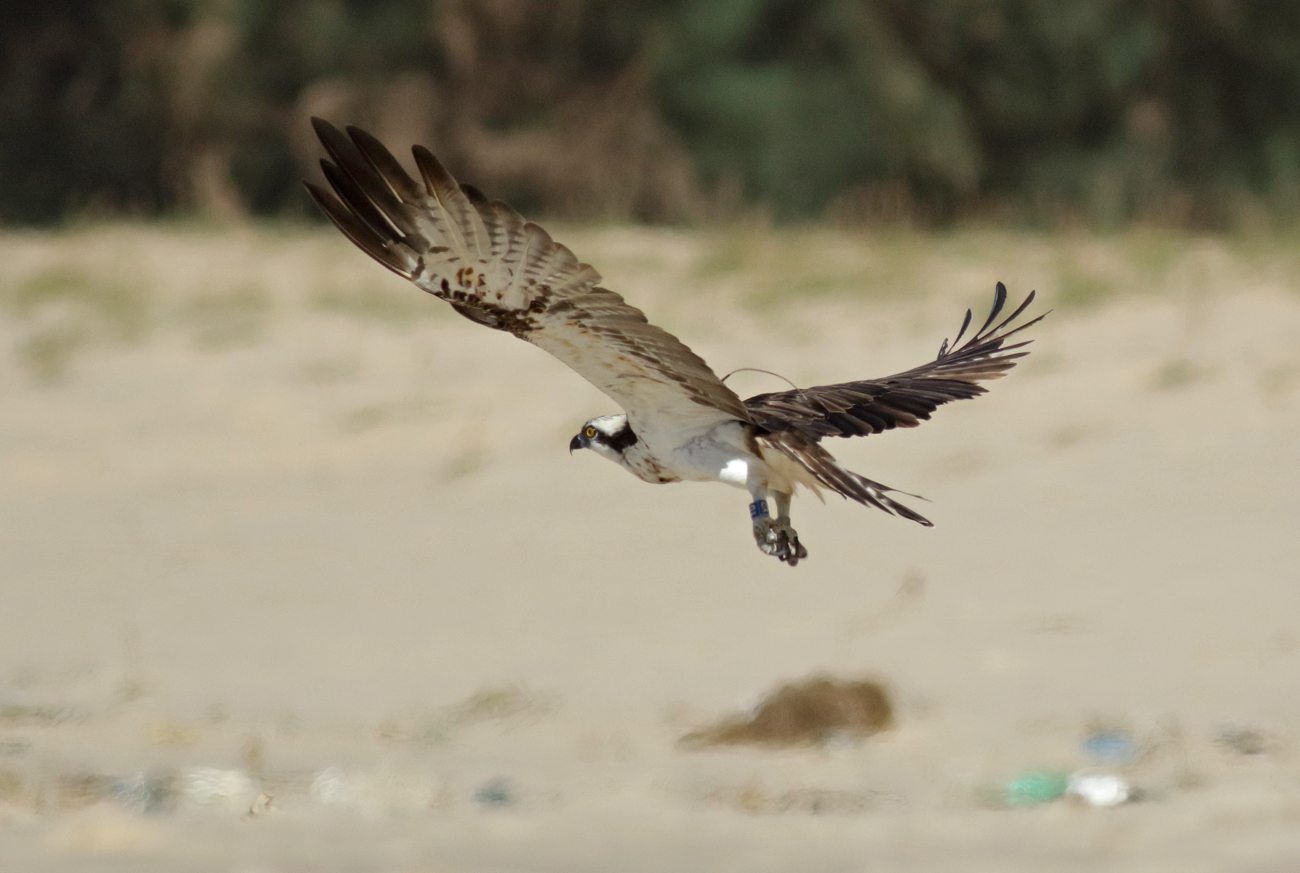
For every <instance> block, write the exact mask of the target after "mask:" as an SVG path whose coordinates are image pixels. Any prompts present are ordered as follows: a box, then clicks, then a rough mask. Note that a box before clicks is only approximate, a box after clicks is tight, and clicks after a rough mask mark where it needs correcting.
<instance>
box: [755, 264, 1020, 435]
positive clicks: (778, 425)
mask: <svg viewBox="0 0 1300 873" xmlns="http://www.w3.org/2000/svg"><path fill="white" fill-rule="evenodd" d="M1033 300H1034V292H1032V291H1031V292H1030V293H1029V296H1028V297H1026V298H1025V300H1024V302H1023V303H1021V304H1020V305H1019V306H1017V307H1016V310H1015V311H1014V312H1012V313H1011V314H1010V315H1008V316H1007V317H1006V318H1004V319H1003V320H1002V321H1000V322H998V323H997V324H996V325H994V322H995V321H996V320H997V318H998V316H999V315H1001V314H1002V309H1003V307H1004V306H1005V305H1006V302H1007V289H1006V286H1005V285H1003V284H1002V283H1001V282H999V283H998V284H997V290H996V291H995V293H994V296H993V308H992V310H991V311H990V312H989V315H988V318H987V319H985V321H984V325H983V326H982V327H981V328H980V329H979V330H977V331H976V332H975V333H974V335H972V336H971V337H970V339H968V340H966V342H965V343H962V337H963V336H964V335H965V333H966V330H967V328H969V327H970V324H971V311H970V310H969V309H968V310H966V318H965V320H964V321H962V325H961V330H960V331H958V332H957V338H956V339H955V340H953V341H952V343H951V344H949V342H948V341H947V340H944V341H943V345H942V346H940V348H939V355H938V357H936V358H935V359H934V360H933V361H930V362H929V363H926V364H922V365H921V366H919V367H915V368H913V369H911V370H907V371H905V372H902V373H896V374H894V375H893V376H886V377H885V378H883V379H864V380H862V381H860V382H844V383H842V384H839V385H819V386H817V387H815V388H798V389H795V390H792V391H778V392H775V393H772V394H759V395H757V396H756V397H751V398H749V399H748V400H746V401H745V406H746V407H748V408H749V414H750V417H751V418H752V419H753V421H754V423H755V424H756V425H757V426H758V427H759V428H760V429H761V430H766V431H767V432H769V433H782V432H786V431H793V432H796V433H798V434H800V435H802V436H804V437H810V438H812V439H814V440H819V439H821V438H822V437H828V436H838V437H852V436H866V435H867V434H873V433H881V432H883V431H886V430H892V429H893V428H896V427H916V426H917V425H918V424H920V423H921V422H922V421H925V420H927V419H929V417H930V413H932V412H934V410H935V409H937V408H938V407H939V406H942V405H943V404H945V403H947V402H948V401H950V400H964V399H966V398H968V397H976V396H978V395H980V394H983V393H984V392H985V391H986V390H988V389H986V388H984V387H983V386H982V385H980V384H979V383H980V382H983V381H986V380H989V379H997V378H999V377H1001V376H1003V375H1005V374H1006V372H1007V371H1008V370H1010V369H1011V368H1012V367H1014V366H1015V365H1016V360H1017V359H1018V358H1022V357H1024V356H1025V355H1027V354H1029V352H1028V351H1026V350H1025V346H1027V345H1029V343H1030V342H1031V340H1020V341H1018V342H1014V343H1010V344H1008V343H1007V340H1008V339H1010V338H1011V337H1013V336H1015V335H1016V334H1017V333H1019V332H1020V331H1022V330H1024V329H1025V328H1027V327H1030V326H1032V325H1034V324H1037V323H1038V321H1039V320H1040V319H1042V318H1043V316H1042V315H1040V316H1038V317H1037V318H1034V319H1032V320H1030V321H1027V322H1025V323H1024V324H1020V325H1017V326H1014V327H1013V326H1011V325H1012V322H1014V321H1015V320H1016V319H1017V318H1019V317H1020V315H1021V314H1022V313H1023V312H1024V311H1025V309H1027V308H1028V306H1029V304H1030V303H1032V302H1033ZM1045 314H1046V313H1044V315H1045Z"/></svg>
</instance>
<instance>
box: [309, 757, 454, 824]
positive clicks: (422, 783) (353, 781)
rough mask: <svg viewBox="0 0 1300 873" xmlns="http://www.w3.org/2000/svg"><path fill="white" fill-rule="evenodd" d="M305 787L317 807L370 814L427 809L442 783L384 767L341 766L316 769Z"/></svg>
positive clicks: (438, 795) (439, 793)
mask: <svg viewBox="0 0 1300 873" xmlns="http://www.w3.org/2000/svg"><path fill="white" fill-rule="evenodd" d="M307 790H308V793H309V794H310V796H311V799H312V801H313V802H315V803H318V804H320V805H321V806H332V807H336V808H342V809H348V810H350V811H352V812H356V813H359V814H361V815H365V816H370V817H376V816H381V815H385V814H393V813H409V812H418V811H421V810H427V809H430V808H432V807H434V806H437V805H438V804H439V803H440V802H441V799H442V795H443V786H442V784H441V783H440V782H439V781H438V780H437V779H436V778H434V777H432V776H422V775H419V774H410V773H395V772H391V771H386V770H380V771H377V772H366V771H349V770H345V769H343V768H342V767H326V768H325V769H323V770H320V771H319V772H317V773H316V775H315V777H314V778H313V779H312V781H311V785H310V786H309V787H308V789H307Z"/></svg>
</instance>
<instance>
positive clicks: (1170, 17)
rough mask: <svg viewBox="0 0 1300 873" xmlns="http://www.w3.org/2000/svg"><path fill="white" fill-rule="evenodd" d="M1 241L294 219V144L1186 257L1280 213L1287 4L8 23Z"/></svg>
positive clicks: (1289, 99)
mask: <svg viewBox="0 0 1300 873" xmlns="http://www.w3.org/2000/svg"><path fill="white" fill-rule="evenodd" d="M5 17H6V26H5V27H4V28H3V29H0V222H4V223H46V222H54V221H58V220H60V219H62V218H64V217H66V216H68V215H84V214H91V215H106V214H107V215H116V214H128V215H142V216H153V215H173V214H188V213H195V212H197V213H208V214H211V213H216V214H256V215H298V214H305V213H306V211H307V205H306V201H305V200H304V198H303V196H302V194H301V189H300V187H299V185H298V179H299V178H300V177H301V176H302V175H303V174H304V173H308V172H311V164H312V162H313V158H314V155H315V153H316V149H315V146H314V145H313V143H312V142H311V141H310V135H309V128H308V126H307V123H306V118H307V116H308V115H310V114H322V115H326V116H328V117H330V118H331V119H334V120H338V121H342V122H354V123H360V124H364V125H368V126H370V127H373V128H375V129H376V130H377V132H379V133H380V134H381V135H382V136H384V137H385V138H388V139H390V140H392V141H394V143H395V144H404V143H409V142H411V141H415V140H419V141H423V142H426V143H429V144H430V145H433V146H434V147H435V148H437V149H438V150H439V152H440V153H442V154H443V155H444V157H445V160H446V161H447V163H448V164H449V165H450V166H452V167H454V168H455V169H456V171H457V172H458V173H459V174H460V175H462V176H464V177H466V178H472V179H473V180H475V181H476V183H478V184H479V186H480V187H483V188H485V189H488V190H490V191H491V192H492V193H494V194H499V195H502V196H507V197H510V198H512V199H513V200H515V201H516V202H518V203H519V205H520V206H521V207H523V208H525V209H527V210H529V211H546V212H548V213H550V214H559V215H564V216H571V217H580V218H604V217H611V218H622V219H629V218H630V219H641V220H651V221H674V220H682V219H690V218H698V217H725V216H727V215H729V214H734V213H736V212H741V211H746V210H753V209H758V210H763V211H767V212H770V213H771V214H773V215H775V216H777V217H780V218H805V217H824V216H828V215H829V216H833V217H842V218H848V219H865V220H889V219H895V218H901V219H906V220H913V221H922V222H926V223H944V222H948V221H952V220H955V219H960V218H964V217H976V218H984V217H994V218H997V219H1000V220H1009V221H1016V222H1028V223H1041V224H1055V223H1059V222H1065V221H1068V222H1083V223H1088V224H1092V225H1103V226H1105V225H1116V224H1120V223H1123V222H1126V221H1130V220H1134V219H1140V220H1157V221H1168V222H1173V223H1178V224H1189V225H1196V226H1209V227H1214V226H1225V225H1232V224H1234V223H1239V222H1242V221H1259V220H1273V221H1285V220H1289V219H1291V218H1294V216H1295V214H1296V212H1297V204H1300V0H1282V2H1278V3H1245V2H1240V3H1235V2H1225V0H1079V2H1072V3H1045V2H1041V0H708V2H699V0H554V2H545V3H542V2H536V0H281V2H277V0H56V2H49V0H44V2H36V0H10V2H9V3H8V4H7V6H6V16H5Z"/></svg>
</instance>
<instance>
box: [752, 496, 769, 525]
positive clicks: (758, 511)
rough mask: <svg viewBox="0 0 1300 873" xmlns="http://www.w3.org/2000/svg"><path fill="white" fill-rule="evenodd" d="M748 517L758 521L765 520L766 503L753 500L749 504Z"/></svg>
mask: <svg viewBox="0 0 1300 873" xmlns="http://www.w3.org/2000/svg"><path fill="white" fill-rule="evenodd" d="M749 517H750V518H752V519H754V520H755V521H758V519H760V518H767V517H768V515H767V501H766V500H755V501H754V502H753V503H751V504H749Z"/></svg>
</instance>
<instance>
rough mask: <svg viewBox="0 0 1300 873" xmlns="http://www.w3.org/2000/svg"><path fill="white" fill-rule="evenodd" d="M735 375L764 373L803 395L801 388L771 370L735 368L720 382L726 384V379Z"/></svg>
mask: <svg viewBox="0 0 1300 873" xmlns="http://www.w3.org/2000/svg"><path fill="white" fill-rule="evenodd" d="M737 373H764V374H766V375H768V376H775V377H776V378H777V379H780V380H781V381H782V382H784V383H785V384H787V385H789V386H790V387H791V388H793V389H794V390H795V391H798V392H799V393H800V394H803V393H804V391H803V389H802V388H800V387H799V386H798V385H796V384H794V383H793V382H791V381H790V380H789V379H787V378H786V377H785V376H782V375H781V374H780V373H773V372H772V371H771V370H764V369H762V368H761V367H737V368H736V369H734V370H732V371H731V372H730V373H728V374H727V375H725V376H723V377H722V381H723V382H726V381H727V380H728V379H730V378H731V377H732V376H734V375H736V374H737Z"/></svg>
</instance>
